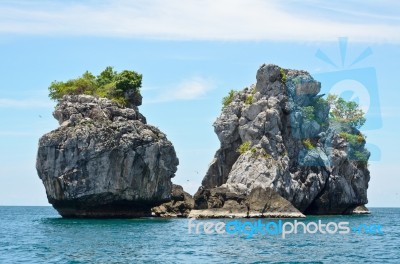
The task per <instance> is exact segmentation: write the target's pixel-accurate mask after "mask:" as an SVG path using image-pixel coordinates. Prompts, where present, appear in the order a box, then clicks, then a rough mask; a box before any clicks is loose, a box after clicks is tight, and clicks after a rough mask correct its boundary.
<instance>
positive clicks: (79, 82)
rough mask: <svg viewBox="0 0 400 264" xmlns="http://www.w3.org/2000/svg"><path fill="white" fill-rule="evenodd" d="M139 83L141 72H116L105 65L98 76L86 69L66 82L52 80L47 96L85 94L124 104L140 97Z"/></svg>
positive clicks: (59, 97)
mask: <svg viewBox="0 0 400 264" xmlns="http://www.w3.org/2000/svg"><path fill="white" fill-rule="evenodd" d="M141 85H142V75H141V74H139V73H137V72H135V71H128V70H124V71H121V72H119V73H118V72H116V71H114V70H113V68H112V67H107V68H106V69H105V70H104V71H102V72H101V73H100V74H99V75H98V76H94V75H93V74H92V73H91V72H89V71H86V72H85V73H84V74H83V75H82V76H80V77H78V78H76V79H71V80H68V81H66V82H59V81H53V82H52V83H51V84H50V87H49V92H50V93H49V97H50V98H51V99H53V100H60V99H62V97H63V96H64V95H78V94H87V95H93V96H98V97H105V98H109V99H111V100H113V101H114V102H117V103H119V104H121V105H123V106H126V105H128V103H129V102H134V101H137V98H139V97H141V96H140V87H141ZM138 105H140V103H139V104H138Z"/></svg>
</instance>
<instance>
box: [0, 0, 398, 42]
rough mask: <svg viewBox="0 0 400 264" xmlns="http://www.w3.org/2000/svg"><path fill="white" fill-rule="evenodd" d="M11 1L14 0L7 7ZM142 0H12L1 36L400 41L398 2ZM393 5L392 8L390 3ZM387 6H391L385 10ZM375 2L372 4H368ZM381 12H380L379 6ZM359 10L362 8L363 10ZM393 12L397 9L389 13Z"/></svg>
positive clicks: (2, 15) (3, 13)
mask: <svg viewBox="0 0 400 264" xmlns="http://www.w3.org/2000/svg"><path fill="white" fill-rule="evenodd" d="M7 3H8V4H7ZM324 3H326V2H323V1H320V0H319V1H310V0H309V1H304V2H301V4H299V2H295V1H286V2H283V1H263V0H219V1H214V0H201V1H196V0H187V1H180V0H169V1H163V0H136V1H127V0H125V1H111V0H108V1H101V4H99V3H98V1H85V2H84V3H82V2H80V3H79V2H75V1H74V2H69V3H68V2H67V1H57V2H53V1H44V2H43V1H25V2H19V4H13V2H12V1H11V2H5V4H1V5H2V7H1V9H0V33H21V34H51V35H54V34H58V35H65V34H67V35H95V36H111V37H134V38H153V39H182V40H197V39H201V40H297V41H320V40H322V41H323V40H329V41H336V39H337V37H339V36H346V37H349V38H351V40H352V41H388V42H400V34H398V32H400V23H399V19H398V18H397V15H392V13H394V11H393V10H398V9H399V6H398V4H396V1H385V4H384V5H383V4H381V3H380V2H376V3H374V2H368V3H367V4H368V5H367V4H366V5H365V8H363V9H362V10H361V11H357V12H355V11H351V12H350V11H349V10H352V9H355V8H357V7H361V6H362V5H363V2H361V1H360V2H354V1H349V2H348V3H343V2H341V3H338V4H336V2H332V3H335V4H330V5H327V4H324ZM385 5H386V6H385ZM383 6H384V7H385V8H384V9H383V11H382V10H381V9H382V7H383ZM367 7H368V8H367ZM378 9H379V10H380V13H376V12H377V11H376V10H378ZM357 10H358V8H357ZM385 12H388V13H389V14H387V15H386V13H385Z"/></svg>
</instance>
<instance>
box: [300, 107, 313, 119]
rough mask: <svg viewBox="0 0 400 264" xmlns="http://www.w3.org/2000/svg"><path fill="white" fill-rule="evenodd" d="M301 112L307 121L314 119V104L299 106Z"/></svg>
mask: <svg viewBox="0 0 400 264" xmlns="http://www.w3.org/2000/svg"><path fill="white" fill-rule="evenodd" d="M301 112H302V113H303V117H304V119H305V120H307V121H312V120H314V119H315V115H314V106H312V105H310V106H304V107H302V108H301Z"/></svg>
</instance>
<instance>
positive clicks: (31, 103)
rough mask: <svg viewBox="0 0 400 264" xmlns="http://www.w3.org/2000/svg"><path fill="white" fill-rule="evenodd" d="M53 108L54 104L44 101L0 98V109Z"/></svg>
mask: <svg viewBox="0 0 400 264" xmlns="http://www.w3.org/2000/svg"><path fill="white" fill-rule="evenodd" d="M53 106H54V103H52V102H50V101H44V100H36V99H22V100H15V99H7V98H0V108H49V107H53Z"/></svg>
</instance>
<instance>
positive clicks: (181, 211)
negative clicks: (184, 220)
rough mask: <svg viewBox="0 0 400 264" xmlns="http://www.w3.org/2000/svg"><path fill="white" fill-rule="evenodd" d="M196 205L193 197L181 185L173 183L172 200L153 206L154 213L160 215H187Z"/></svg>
mask: <svg viewBox="0 0 400 264" xmlns="http://www.w3.org/2000/svg"><path fill="white" fill-rule="evenodd" d="M193 207H194V200H193V197H192V196H191V195H190V194H189V193H187V192H185V191H184V190H183V188H182V186H180V185H176V184H173V185H172V193H171V200H170V201H168V202H166V203H163V204H161V205H159V206H156V207H153V208H152V209H151V211H152V212H153V215H155V216H159V217H187V216H188V215H189V213H190V211H191V210H192V209H193Z"/></svg>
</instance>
